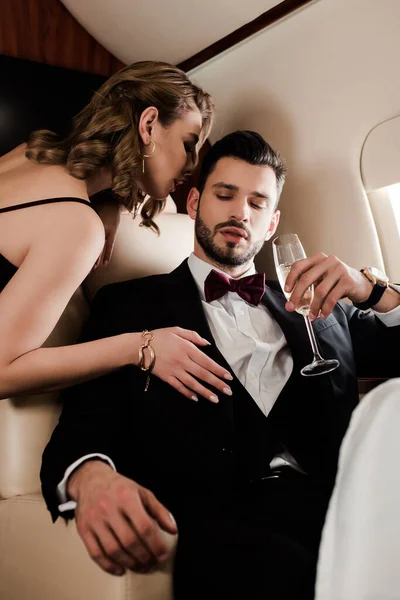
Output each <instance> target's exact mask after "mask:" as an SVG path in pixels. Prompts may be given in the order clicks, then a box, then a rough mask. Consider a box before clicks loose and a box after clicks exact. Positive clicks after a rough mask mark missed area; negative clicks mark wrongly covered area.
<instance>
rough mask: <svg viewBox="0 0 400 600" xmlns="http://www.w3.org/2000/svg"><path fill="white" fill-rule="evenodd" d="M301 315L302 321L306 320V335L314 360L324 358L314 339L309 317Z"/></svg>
mask: <svg viewBox="0 0 400 600" xmlns="http://www.w3.org/2000/svg"><path fill="white" fill-rule="evenodd" d="M303 316H304V321H305V322H306V327H307V333H308V337H309V338H310V342H311V348H312V351H313V354H314V361H316V360H324V359H323V358H322V356H321V355H320V353H319V350H318V346H317V340H316V339H315V334H314V329H313V328H312V325H311V321H310V317H309V316H308V315H307V316H305V315H303Z"/></svg>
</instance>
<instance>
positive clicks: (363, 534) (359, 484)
mask: <svg viewBox="0 0 400 600" xmlns="http://www.w3.org/2000/svg"><path fill="white" fill-rule="evenodd" d="M399 456H400V378H399V379H392V380H390V381H387V382H386V383H383V384H382V385H380V386H378V387H377V388H375V389H374V390H373V391H372V392H370V393H369V394H367V395H366V396H365V397H364V398H363V400H362V401H361V402H360V404H359V406H358V407H357V408H356V410H355V411H354V413H353V416H352V419H351V422H350V426H349V429H348V431H347V433H346V435H345V438H344V440H343V444H342V448H341V451H340V460H339V470H338V474H337V479H336V484H335V488H334V492H333V495H332V498H331V502H330V505H329V509H328V513H327V517H326V521H325V527H324V530H323V535H322V542H321V547H320V554H319V562H318V573H317V583H316V596H315V600H398V599H399V598H400V569H399V556H400V470H399Z"/></svg>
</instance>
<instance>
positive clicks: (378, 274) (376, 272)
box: [367, 267, 389, 284]
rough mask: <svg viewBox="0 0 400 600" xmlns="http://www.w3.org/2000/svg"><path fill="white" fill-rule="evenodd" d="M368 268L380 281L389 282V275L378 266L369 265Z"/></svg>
mask: <svg viewBox="0 0 400 600" xmlns="http://www.w3.org/2000/svg"><path fill="white" fill-rule="evenodd" d="M367 270H368V271H369V273H371V275H373V276H374V277H375V278H376V280H377V281H378V283H380V282H382V283H384V284H387V283H388V282H389V277H388V276H387V275H386V273H384V272H383V271H381V270H380V269H377V268H376V267H367Z"/></svg>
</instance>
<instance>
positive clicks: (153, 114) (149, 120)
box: [138, 106, 158, 146]
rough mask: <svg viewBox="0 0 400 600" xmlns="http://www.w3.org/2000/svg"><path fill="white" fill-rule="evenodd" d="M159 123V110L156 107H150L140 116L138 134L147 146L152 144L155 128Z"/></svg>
mask: <svg viewBox="0 0 400 600" xmlns="http://www.w3.org/2000/svg"><path fill="white" fill-rule="evenodd" d="M157 121H158V109H157V108H156V107H155V106H148V107H147V108H145V110H144V111H143V112H142V114H141V115H140V119H139V126H138V133H139V137H140V139H141V140H142V142H143V144H144V145H145V146H148V145H149V144H150V140H151V134H152V131H153V127H154V125H155V124H156V123H157Z"/></svg>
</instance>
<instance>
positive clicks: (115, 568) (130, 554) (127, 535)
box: [68, 461, 177, 575]
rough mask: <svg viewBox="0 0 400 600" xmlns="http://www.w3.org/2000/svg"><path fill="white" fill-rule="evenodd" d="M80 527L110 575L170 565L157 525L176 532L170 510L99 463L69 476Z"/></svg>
mask: <svg viewBox="0 0 400 600" xmlns="http://www.w3.org/2000/svg"><path fill="white" fill-rule="evenodd" d="M68 494H69V496H70V497H71V498H72V499H73V500H76V502H77V508H76V511H75V517H76V526H77V529H78V533H79V535H80V536H81V538H82V540H83V542H84V544H85V546H86V548H87V550H88V552H89V554H90V556H91V558H92V559H93V560H94V561H95V562H96V563H97V564H98V565H99V566H100V567H101V568H102V569H103V570H104V571H107V573H111V574H112V575H123V574H124V573H125V570H126V569H130V570H132V571H137V572H140V573H144V572H146V571H149V570H150V569H152V568H154V567H155V566H157V564H160V563H163V562H166V561H167V559H168V558H169V557H170V553H171V549H170V548H169V545H168V544H167V543H166V540H165V536H163V535H162V532H161V531H160V528H159V526H160V527H161V528H162V529H164V530H165V531H167V532H169V533H170V534H176V533H177V527H176V523H175V521H174V520H173V518H172V516H171V514H170V513H169V512H168V511H167V509H166V508H165V507H164V506H163V505H162V504H160V502H158V500H157V499H156V498H155V496H154V495H153V494H152V493H151V492H150V491H149V490H147V489H146V488H144V487H142V486H140V485H138V484H137V483H135V482H134V481H132V480H131V479H128V478H127V477H123V476H122V475H119V474H118V473H115V472H114V471H113V470H112V468H111V467H110V466H109V465H107V464H106V463H104V462H101V461H89V462H86V463H84V464H83V465H82V466H81V467H80V468H79V469H77V470H76V471H75V472H74V473H73V475H72V476H71V478H70V480H69V482H68Z"/></svg>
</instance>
